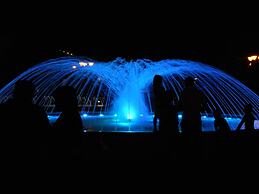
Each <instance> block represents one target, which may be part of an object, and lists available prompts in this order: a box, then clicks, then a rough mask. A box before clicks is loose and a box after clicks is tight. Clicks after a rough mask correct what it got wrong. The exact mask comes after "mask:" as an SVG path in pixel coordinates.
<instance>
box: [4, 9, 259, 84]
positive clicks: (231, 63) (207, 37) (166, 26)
mask: <svg viewBox="0 0 259 194" xmlns="http://www.w3.org/2000/svg"><path fill="white" fill-rule="evenodd" d="M125 6H126V5H124V8H125ZM124 8H122V9H115V8H114V9H113V10H109V9H105V8H103V9H104V10H100V9H86V10H87V11H85V10H84V11H83V12H80V11H71V10H72V9H71V10H65V11H64V13H62V14H55V16H54V15H52V13H51V12H46V11H43V12H37V14H33V13H32V14H27V15H28V16H23V15H19V16H16V17H13V18H5V23H4V24H2V25H4V26H2V29H3V30H2V31H1V37H0V40H1V45H0V56H1V64H0V66H1V72H0V76H1V81H0V86H3V84H5V83H7V82H8V81H9V80H10V79H12V78H14V77H15V76H17V75H18V74H19V73H21V72H22V71H24V70H25V69H26V68H28V67H30V66H33V65H35V64H37V63H39V62H42V61H45V60H47V59H50V58H55V57H59V56H62V55H61V53H59V52H58V51H59V50H60V49H64V50H67V51H70V52H73V53H74V54H75V55H81V56H87V57H90V58H93V59H96V60H105V61H107V60H112V59H114V58H116V57H118V56H120V57H125V58H127V59H129V60H130V59H136V58H149V59H152V60H160V59H165V58H181V59H190V60H195V61H200V62H204V63H208V64H211V65H214V66H217V67H219V68H221V69H223V70H225V71H227V72H228V73H230V74H232V75H234V76H236V77H238V76H239V77H240V79H244V80H241V81H244V82H246V81H245V78H246V76H245V75H241V73H244V71H243V68H245V61H244V60H245V57H246V56H247V55H248V54H250V53H252V52H258V51H259V39H258V37H259V36H257V31H256V29H255V28H253V27H250V26H251V25H247V21H246V20H245V19H244V18H243V19H240V18H242V17H239V18H237V17H235V16H233V15H231V14H230V17H225V16H224V17H219V16H218V15H209V12H210V10H207V11H206V12H205V11H202V12H200V13H201V14H197V13H196V12H195V11H193V12H191V13H189V12H188V11H187V10H183V11H180V12H179V11H178V12H175V10H174V9H173V8H172V7H171V8H170V9H168V10H163V11H161V9H160V11H159V12H158V11H157V10H159V8H157V10H154V9H147V8H146V9H137V8H136V7H133V8H134V10H130V11H126V10H125V9H126V8H125V9H124ZM187 12H188V13H189V14H188V15H187V14H186V13H187ZM2 19H3V18H2ZM257 70H258V68H257ZM257 72H258V71H257ZM248 84H249V83H248ZM250 84H251V83H250ZM250 86H251V87H252V88H255V89H257V88H256V86H255V85H250Z"/></svg>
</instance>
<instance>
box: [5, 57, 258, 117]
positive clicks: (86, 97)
mask: <svg viewBox="0 0 259 194" xmlns="http://www.w3.org/2000/svg"><path fill="white" fill-rule="evenodd" d="M155 74H160V75H162V76H163V78H164V86H165V87H166V89H170V90H171V91H172V92H173V93H174V96H175V97H176V98H177V99H179V95H180V93H181V91H182V90H183V87H184V83H183V80H184V79H185V78H186V77H187V76H192V77H194V78H196V79H197V82H196V85H197V87H198V88H199V89H200V90H202V91H203V92H204V94H205V95H206V97H207V99H208V109H207V110H206V112H205V113H204V116H208V115H210V114H211V113H212V112H213V110H214V109H215V108H219V109H220V110H221V111H222V113H223V114H225V115H226V116H229V117H240V116H241V115H243V114H244V113H243V107H244V105H245V104H248V103H250V104H252V106H253V108H254V113H255V117H256V119H259V116H258V113H259V97H258V95H256V94H255V93H254V92H253V91H251V90H250V89H249V88H247V87H246V86H245V85H243V84H242V83H241V82H239V81H238V80H236V79H235V78H233V77H231V76H230V75H228V74H226V73H224V72H223V71H221V70H219V69H216V68H214V67H212V66H209V65H206V64H202V63H198V62H193V61H187V60H169V59H168V60H162V61H151V60H147V59H139V60H134V61H126V60H124V59H122V58H117V59H116V60H114V61H109V62H99V61H94V60H91V59H87V58H82V57H65V58H58V59H52V60H49V61H46V62H43V63H40V64H38V65H36V66H34V67H32V68H30V69H28V70H27V71H25V72H24V73H22V74H21V75H19V76H18V77H17V78H15V79H14V80H13V81H11V82H10V83H9V84H7V85H6V86H5V87H3V88H2V89H1V90H0V103H3V102H5V101H6V100H8V99H9V98H10V97H11V94H12V89H13V86H14V84H15V83H16V82H17V81H18V80H22V79H25V80H32V81H33V83H34V84H35V86H36V90H37V93H36V96H35V98H34V101H35V103H36V104H39V105H41V106H43V107H44V108H45V110H46V111H47V112H48V113H55V111H56V110H55V99H54V98H53V92H54V91H55V90H56V88H58V87H59V86H63V85H69V86H73V87H74V88H75V89H76V91H77V95H78V101H79V107H80V110H81V111H82V115H83V116H84V117H88V116H89V115H99V116H101V117H103V116H104V115H113V116H114V117H116V119H117V120H120V121H122V120H126V121H127V120H128V121H130V122H133V121H136V120H138V119H139V120H143V119H145V118H146V117H148V116H150V115H152V114H153V104H152V96H153V95H152V80H153V77H154V75H155ZM115 115H116V116H115Z"/></svg>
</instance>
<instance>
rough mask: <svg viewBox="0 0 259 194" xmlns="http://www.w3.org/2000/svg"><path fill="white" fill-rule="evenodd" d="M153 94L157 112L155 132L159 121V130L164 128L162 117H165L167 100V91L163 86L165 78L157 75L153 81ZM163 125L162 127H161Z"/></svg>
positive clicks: (155, 114) (155, 115)
mask: <svg viewBox="0 0 259 194" xmlns="http://www.w3.org/2000/svg"><path fill="white" fill-rule="evenodd" d="M153 92H154V104H155V107H154V109H155V111H154V120H153V122H154V131H158V130H157V120H159V130H160V128H161V127H163V121H162V123H161V117H163V116H164V109H165V106H166V104H165V101H164V99H165V98H166V91H165V88H164V86H163V78H162V76H160V75H155V76H154V79H153ZM162 120H163V118H162ZM161 124H162V126H161Z"/></svg>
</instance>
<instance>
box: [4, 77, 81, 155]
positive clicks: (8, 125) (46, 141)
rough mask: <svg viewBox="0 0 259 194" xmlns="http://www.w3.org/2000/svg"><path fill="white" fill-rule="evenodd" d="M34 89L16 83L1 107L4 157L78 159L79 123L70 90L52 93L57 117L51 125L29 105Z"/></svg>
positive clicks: (26, 84)
mask: <svg viewBox="0 0 259 194" xmlns="http://www.w3.org/2000/svg"><path fill="white" fill-rule="evenodd" d="M34 93H35V87H34V85H33V83H32V82H31V81H28V80H20V81H18V82H16V84H15V86H14V89H13V97H12V98H11V99H9V100H8V101H7V102H6V103H4V104H1V109H0V113H1V125H2V126H3V127H2V135H1V137H2V141H1V143H2V144H3V145H2V148H3V149H4V150H5V154H6V157H7V158H12V159H18V160H23V159H32V160H33V159H40V158H42V157H53V158H57V157H59V158H65V157H78V155H76V154H78V153H76V152H77V150H78V149H79V148H80V146H81V143H82V134H83V124H82V120H81V117H80V114H79V111H78V108H77V96H76V92H75V90H74V89H73V88H72V87H69V86H62V87H60V88H58V89H57V90H56V91H55V93H54V96H55V102H56V107H57V110H58V111H60V112H61V114H60V116H59V118H58V119H57V120H56V122H55V123H54V124H53V125H52V126H51V125H50V122H49V119H48V116H47V114H46V113H45V111H44V110H43V109H42V108H41V107H39V106H37V105H35V104H34V103H33V97H34Z"/></svg>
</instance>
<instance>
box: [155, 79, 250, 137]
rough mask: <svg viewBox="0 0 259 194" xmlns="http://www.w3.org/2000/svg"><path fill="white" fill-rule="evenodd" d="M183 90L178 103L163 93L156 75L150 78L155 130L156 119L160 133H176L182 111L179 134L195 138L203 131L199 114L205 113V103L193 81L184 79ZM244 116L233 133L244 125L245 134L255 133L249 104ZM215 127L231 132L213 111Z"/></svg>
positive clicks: (161, 83)
mask: <svg viewBox="0 0 259 194" xmlns="http://www.w3.org/2000/svg"><path fill="white" fill-rule="evenodd" d="M184 81H185V88H184V89H183V91H182V92H181V94H180V97H179V100H178V101H177V100H176V98H174V97H173V92H172V91H170V90H169V91H166V90H165V88H164V86H163V77H162V76H161V75H155V76H154V79H153V92H154V105H155V111H154V113H155V114H154V131H158V128H157V120H159V131H160V133H162V134H163V133H165V132H168V134H169V133H170V134H172V133H173V134H177V133H179V128H178V116H177V115H178V114H177V113H178V112H182V121H181V124H180V126H181V132H182V133H183V134H189V135H196V134H200V133H201V132H202V121H201V113H202V112H205V110H206V106H207V100H206V97H205V95H204V94H203V93H202V91H200V90H199V89H198V88H197V87H196V86H195V79H194V78H192V77H187V78H186V79H185V80H184ZM244 112H245V115H244V117H243V118H242V120H241V122H240V124H239V125H238V127H237V129H236V131H239V130H240V128H241V127H242V125H243V124H244V123H245V130H246V131H253V130H254V120H255V117H254V116H253V113H252V106H251V104H247V105H246V106H245V108H244ZM214 118H215V121H214V128H215V131H216V132H219V133H227V132H230V131H231V129H230V127H229V125H228V123H227V121H226V119H225V118H223V117H222V115H221V113H220V111H219V109H216V110H215V111H214Z"/></svg>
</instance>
